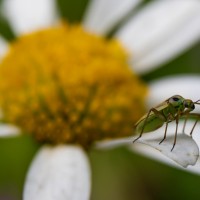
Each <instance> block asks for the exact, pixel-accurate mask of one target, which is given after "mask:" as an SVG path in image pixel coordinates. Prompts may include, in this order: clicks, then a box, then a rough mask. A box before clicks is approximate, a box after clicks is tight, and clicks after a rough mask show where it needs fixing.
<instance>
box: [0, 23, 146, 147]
mask: <svg viewBox="0 0 200 200" xmlns="http://www.w3.org/2000/svg"><path fill="white" fill-rule="evenodd" d="M145 95H146V86H145V85H144V84H143V83H142V82H141V81H140V80H139V79H138V77H137V76H136V75H134V74H133V72H132V71H131V70H130V69H129V67H128V65H127V56H126V53H125V52H124V50H123V49H122V47H121V46H120V44H119V43H118V42H117V41H115V40H106V39H104V38H101V37H99V36H96V35H92V34H89V33H86V32H85V31H84V30H83V29H82V28H81V27H80V26H68V25H61V26H59V27H55V28H51V29H48V30H43V31H38V32H35V33H32V34H29V35H25V36H22V37H20V38H19V39H18V40H17V41H15V42H14V43H13V44H11V48H10V51H9V53H8V55H7V56H6V57H5V58H4V60H3V61H2V63H1V66H0V104H1V105H0V106H1V108H2V109H3V112H4V117H5V120H6V121H7V122H11V123H14V124H16V125H18V126H19V127H21V128H22V130H23V131H24V132H25V133H28V134H31V135H33V136H34V137H35V138H36V139H37V140H38V141H41V142H50V143H79V144H81V145H83V146H87V145H89V144H91V143H92V142H93V141H94V140H102V139H106V138H115V137H123V136H127V135H132V133H133V132H132V128H133V127H132V125H133V124H134V122H135V121H136V120H137V119H138V118H139V117H140V116H141V115H142V114H143V111H144V98H145Z"/></svg>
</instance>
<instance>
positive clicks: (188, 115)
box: [182, 113, 200, 136]
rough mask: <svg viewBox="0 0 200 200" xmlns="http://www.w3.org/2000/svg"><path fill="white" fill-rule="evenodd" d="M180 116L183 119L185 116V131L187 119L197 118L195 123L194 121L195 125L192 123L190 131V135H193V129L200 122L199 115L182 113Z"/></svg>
mask: <svg viewBox="0 0 200 200" xmlns="http://www.w3.org/2000/svg"><path fill="white" fill-rule="evenodd" d="M182 116H183V117H185V116H186V119H185V122H184V129H185V124H186V121H187V119H188V118H189V117H195V118H197V119H196V121H195V123H194V125H193V127H192V130H191V131H190V135H191V136H192V133H193V131H194V128H195V127H196V125H197V122H198V121H199V120H200V114H199V113H183V114H182Z"/></svg>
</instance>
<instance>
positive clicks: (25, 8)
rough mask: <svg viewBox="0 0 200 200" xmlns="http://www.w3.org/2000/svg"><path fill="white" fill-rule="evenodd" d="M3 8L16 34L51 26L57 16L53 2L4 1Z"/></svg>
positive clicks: (50, 0)
mask: <svg viewBox="0 0 200 200" xmlns="http://www.w3.org/2000/svg"><path fill="white" fill-rule="evenodd" d="M3 8H4V15H5V16H6V17H7V18H8V20H9V21H10V23H11V25H12V27H13V28H14V30H15V32H16V33H17V34H22V33H27V32H31V31H34V30H37V29H41V28H46V27H48V26H51V25H52V24H53V23H54V22H55V20H56V16H57V13H56V4H55V0H34V1H33V0H6V1H3Z"/></svg>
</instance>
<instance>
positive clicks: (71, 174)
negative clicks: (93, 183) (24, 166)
mask: <svg viewBox="0 0 200 200" xmlns="http://www.w3.org/2000/svg"><path fill="white" fill-rule="evenodd" d="M89 196H90V168H89V164H88V160H87V157H86V155H85V153H84V151H83V150H82V149H81V148H80V147H78V146H67V145H59V146H44V147H43V148H42V149H41V150H40V151H39V153H38V154H37V156H36V158H35V159H34V161H33V163H32V165H31V167H30V170H29V172H28V175H27V178H26V183H25V189H24V200H44V199H48V200H55V199H59V200H66V199H70V200H79V199H82V200H88V199H89Z"/></svg>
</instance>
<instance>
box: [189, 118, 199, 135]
mask: <svg viewBox="0 0 200 200" xmlns="http://www.w3.org/2000/svg"><path fill="white" fill-rule="evenodd" d="M198 121H199V119H197V120H196V121H195V123H194V125H193V127H192V130H191V131H190V135H191V136H192V133H193V131H194V128H195V126H196V125H197V122H198Z"/></svg>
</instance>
